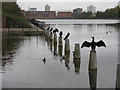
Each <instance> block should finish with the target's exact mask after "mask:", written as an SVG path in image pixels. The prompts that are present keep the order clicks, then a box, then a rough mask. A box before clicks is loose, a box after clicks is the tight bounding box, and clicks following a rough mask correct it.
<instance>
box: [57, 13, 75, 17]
mask: <svg viewBox="0 0 120 90" xmlns="http://www.w3.org/2000/svg"><path fill="white" fill-rule="evenodd" d="M57 18H61V19H72V18H73V13H72V12H58V15H57Z"/></svg>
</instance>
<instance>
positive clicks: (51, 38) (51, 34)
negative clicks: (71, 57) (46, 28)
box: [50, 32, 53, 50]
mask: <svg viewBox="0 0 120 90" xmlns="http://www.w3.org/2000/svg"><path fill="white" fill-rule="evenodd" d="M52 44H53V33H52V32H50V50H52Z"/></svg>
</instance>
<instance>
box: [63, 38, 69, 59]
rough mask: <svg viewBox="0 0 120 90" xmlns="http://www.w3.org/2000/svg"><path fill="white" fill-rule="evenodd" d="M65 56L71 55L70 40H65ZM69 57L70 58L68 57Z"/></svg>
mask: <svg viewBox="0 0 120 90" xmlns="http://www.w3.org/2000/svg"><path fill="white" fill-rule="evenodd" d="M64 52H65V55H69V54H70V43H69V39H66V40H65V49H64ZM67 57H68V56H67Z"/></svg>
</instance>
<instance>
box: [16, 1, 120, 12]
mask: <svg viewBox="0 0 120 90" xmlns="http://www.w3.org/2000/svg"><path fill="white" fill-rule="evenodd" d="M64 1H65V2H64ZM118 1H119V0H84V1H83V0H17V3H18V5H19V6H20V7H21V9H23V10H28V7H30V8H37V10H38V11H44V10H45V5H46V4H48V5H49V6H50V10H51V11H73V9H75V8H83V11H87V6H89V5H94V6H95V7H96V11H98V10H99V11H104V10H106V9H107V8H113V7H115V6H117V5H118Z"/></svg>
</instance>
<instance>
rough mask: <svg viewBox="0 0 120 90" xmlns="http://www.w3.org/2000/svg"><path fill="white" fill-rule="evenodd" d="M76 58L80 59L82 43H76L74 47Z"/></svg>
mask: <svg viewBox="0 0 120 90" xmlns="http://www.w3.org/2000/svg"><path fill="white" fill-rule="evenodd" d="M73 55H74V58H75V59H77V60H80V58H81V57H80V45H79V43H76V44H75V49H74V54H73Z"/></svg>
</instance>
